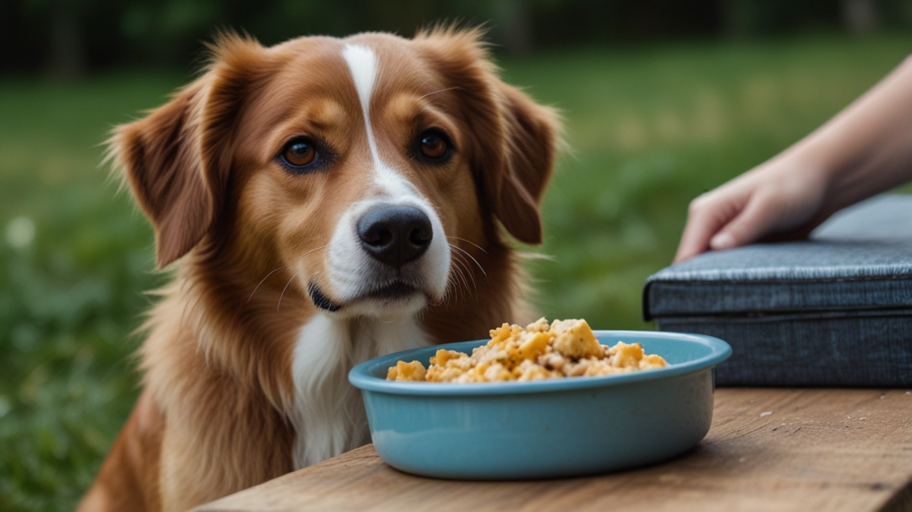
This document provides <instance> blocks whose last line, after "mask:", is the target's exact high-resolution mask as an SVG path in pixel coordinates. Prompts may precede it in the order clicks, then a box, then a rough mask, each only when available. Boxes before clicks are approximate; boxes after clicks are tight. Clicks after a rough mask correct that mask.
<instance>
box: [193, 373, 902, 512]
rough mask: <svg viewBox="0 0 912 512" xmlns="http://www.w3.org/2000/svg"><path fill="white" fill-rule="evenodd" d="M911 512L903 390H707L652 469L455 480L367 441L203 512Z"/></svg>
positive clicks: (218, 503) (238, 494) (214, 504)
mask: <svg viewBox="0 0 912 512" xmlns="http://www.w3.org/2000/svg"><path fill="white" fill-rule="evenodd" d="M303 509H307V510H311V509H312V510H339V511H346V510H376V511H385V510H396V511H401V510H434V511H435V512H445V511H457V510H459V511H462V510H530V511H531V510H555V511H561V512H565V511H568V510H609V509H623V510H643V511H662V510H700V511H704V510H706V511H714V510H718V511H730V510H745V511H752V510H777V511H779V510H781V511H788V510H795V511H805V510H832V511H839V510H846V511H874V510H884V511H891V512H892V511H897V510H912V394H910V392H909V391H905V390H890V391H880V390H859V389H847V390H831V389H741V388H727V389H718V390H716V406H715V411H714V418H713V424H712V428H711V429H710V431H709V434H708V435H707V436H706V438H705V439H704V440H703V441H702V442H701V443H700V444H699V445H698V446H697V447H696V448H695V449H694V450H692V451H691V452H689V453H687V454H685V455H683V456H681V457H678V458H676V459H674V460H671V461H668V462H665V463H662V464H658V465H655V466H651V467H647V468H643V469H638V470H632V471H625V472H620V473H614V474H608V475H601V476H594V477H585V478H570V479H559V480H541V481H523V482H460V481H448V480H437V479H431V478H422V477H416V476H412V475H408V474H405V473H401V472H399V471H397V470H395V469H392V468H391V467H389V466H387V465H386V464H384V463H383V462H382V461H381V460H380V458H379V457H378V456H377V454H376V452H375V451H374V449H373V447H372V446H370V445H368V446H365V447H362V448H359V449H357V450H353V451H351V452H348V453H346V454H344V455H341V456H339V457H336V458H334V459H331V460H328V461H325V462H323V463H321V464H317V465H315V466H312V467H310V468H306V469H302V470H300V471H296V472H294V473H291V474H288V475H285V476H283V477H281V478H277V479H275V480H272V481H270V482H266V483H264V484H262V485H260V486H257V487H254V488H251V489H247V490H245V491H241V492H239V493H237V494H234V495H232V496H228V497H226V498H223V499H221V500H218V501H216V502H213V503H210V504H208V505H206V506H203V507H200V508H199V509H197V510H200V511H229V510H231V511H241V510H262V511H279V510H303Z"/></svg>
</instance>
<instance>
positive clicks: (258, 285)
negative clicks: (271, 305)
mask: <svg viewBox="0 0 912 512" xmlns="http://www.w3.org/2000/svg"><path fill="white" fill-rule="evenodd" d="M287 266H288V265H283V266H281V267H279V268H277V269H275V270H273V271H272V272H270V273H268V274H266V277H264V278H263V279H261V280H260V282H259V283H258V284H257V285H256V288H254V289H253V293H251V294H250V297H247V302H245V303H244V304H245V305H246V304H247V303H249V302H250V299H252V298H253V296H254V295H255V294H256V292H257V290H259V289H260V285H261V284H263V283H264V282H266V280H267V279H269V276H271V275H272V274H275V273H276V272H278V271H279V270H282V269H283V268H285V267H287Z"/></svg>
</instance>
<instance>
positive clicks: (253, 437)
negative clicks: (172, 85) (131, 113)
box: [81, 29, 558, 511]
mask: <svg viewBox="0 0 912 512" xmlns="http://www.w3.org/2000/svg"><path fill="white" fill-rule="evenodd" d="M213 54H214V55H213V60H212V63H211V65H210V66H209V68H208V70H207V72H206V73H205V74H204V75H203V76H201V77H200V78H199V79H198V80H196V81H195V82H193V83H191V84H190V85H189V86H187V87H186V88H184V89H182V90H181V91H179V92H178V93H177V94H176V95H175V96H174V97H173V99H172V100H171V101H170V102H169V103H167V104H166V105H164V106H162V107H160V108H158V109H157V110H154V111H152V112H151V113H150V114H149V115H148V116H147V117H145V118H143V119H140V120H138V121H136V122H133V123H130V124H127V125H124V126H121V127H119V128H118V129H117V130H116V133H115V135H114V137H113V138H112V142H111V148H112V151H113V154H114V156H115V158H116V161H117V163H118V165H119V166H120V167H122V168H123V169H124V171H125V175H126V181H127V183H128V184H129V186H130V189H131V190H132V192H133V194H134V196H135V198H136V200H137V202H138V203H139V205H140V207H141V208H142V210H143V211H144V212H145V213H146V215H148V217H149V218H150V219H151V221H152V224H153V225H154V227H155V235H156V247H157V255H158V263H159V265H160V266H162V267H164V266H168V265H170V264H172V263H174V262H177V263H176V264H175V265H174V266H175V267H176V275H175V279H174V281H173V283H172V284H170V285H169V286H167V287H166V288H165V289H163V290H161V292H160V295H161V300H160V302H159V303H158V304H157V305H156V306H155V307H154V308H153V309H152V311H151V313H150V315H149V319H148V322H147V324H146V329H147V332H148V337H147V339H146V340H145V342H144V344H143V346H142V349H141V351H140V356H141V368H142V370H143V372H144V381H143V382H144V391H143V393H142V395H141V397H140V399H139V401H138V403H137V404H136V407H135V409H134V410H133V413H132V415H131V416H130V418H129V420H128V421H127V424H126V426H125V427H124V429H123V431H122V432H121V434H120V436H119V437H118V438H117V440H116V441H115V443H114V445H113V447H112V449H111V453H110V454H109V455H108V457H107V459H106V460H105V462H104V464H103V465H102V467H101V470H100V472H99V475H98V478H97V480H96V481H95V484H94V485H93V487H92V488H91V489H90V490H89V492H88V494H87V495H86V497H85V498H84V500H83V502H82V504H81V509H82V510H132V511H139V510H185V509H187V508H190V507H192V506H194V505H198V504H201V503H204V502H207V501H210V500H213V499H215V498H219V497H221V496H224V495H226V494H229V493H232V492H235V491H238V490H240V489H244V488H246V487H250V486H253V485H256V484H258V483H261V482H264V481H266V480H268V479H271V478H274V477H277V476H279V475H282V474H284V473H287V472H289V471H292V470H294V469H296V468H301V467H304V466H307V465H309V464H314V463H316V462H319V461H321V460H324V459H326V458H329V457H332V456H335V455H338V454H340V453H342V452H344V451H346V450H350V449H352V448H355V447H357V446H360V445H362V444H364V443H367V442H369V433H368V430H367V424H366V419H365V414H364V411H363V406H362V404H361V401H360V394H359V393H358V392H357V391H356V390H355V389H354V388H353V387H352V386H351V385H349V383H348V380H347V374H348V371H349V369H350V368H351V367H352V366H353V365H355V364H357V363H359V362H362V361H365V360H367V359H369V358H372V357H375V356H378V355H380V354H385V353H389V352H393V351H398V350H404V349H409V348H413V347H418V346H422V345H427V344H432V343H443V342H451V341H458V340H467V339H477V338H481V337H484V336H486V334H487V332H488V329H490V328H492V327H494V326H497V325H500V324H501V323H502V322H505V321H512V322H524V321H527V320H531V318H530V316H529V312H528V310H527V309H526V306H525V303H524V302H523V298H522V295H523V293H524V285H525V278H524V274H523V272H522V269H521V267H520V262H519V258H518V256H517V254H516V253H515V251H514V250H513V249H512V248H511V246H510V245H509V243H508V242H507V240H506V237H505V236H504V234H503V231H504V230H503V229H501V226H502V227H503V228H505V231H507V232H509V233H510V234H511V235H513V236H514V237H515V238H516V239H518V240H520V241H522V242H525V243H530V244H537V243H540V242H541V239H542V228H541V219H540V214H539V205H540V202H541V199H542V195H543V193H544V189H545V186H546V184H547V182H548V179H549V177H550V175H551V170H552V166H553V163H554V156H555V146H556V138H557V130H558V121H557V117H556V115H555V113H554V112H553V111H552V110H550V109H547V108H544V107H541V106H539V105H537V104H535V103H534V102H533V101H532V100H530V99H529V98H528V97H527V96H526V95H524V94H523V93H521V92H519V91H518V90H517V89H515V88H513V87H510V86H508V85H506V84H504V83H503V82H502V81H501V80H500V79H499V78H498V76H497V74H496V72H495V68H494V67H493V65H492V64H491V63H490V62H489V61H488V59H487V55H486V51H485V49H484V45H483V44H482V43H481V42H480V41H479V33H478V32H477V31H471V30H468V31H465V30H452V29H440V30H433V31H430V32H424V33H420V34H419V35H418V36H416V37H415V38H414V39H413V40H407V39H403V38H400V37H396V36H392V35H386V34H361V35H357V36H353V37H350V38H347V39H335V38H328V37H305V38H300V39H295V40H292V41H289V42H286V43H283V44H280V45H277V46H274V47H271V48H264V47H262V46H260V45H259V44H258V43H256V42H255V41H253V40H250V39H247V38H243V37H238V36H230V35H229V36H224V37H221V38H220V39H219V40H218V42H217V43H216V44H215V45H213Z"/></svg>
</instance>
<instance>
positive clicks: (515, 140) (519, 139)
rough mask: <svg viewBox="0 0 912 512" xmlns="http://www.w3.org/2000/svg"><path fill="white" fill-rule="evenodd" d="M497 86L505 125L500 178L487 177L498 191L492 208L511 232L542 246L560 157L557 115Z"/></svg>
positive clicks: (492, 186)
mask: <svg viewBox="0 0 912 512" xmlns="http://www.w3.org/2000/svg"><path fill="white" fill-rule="evenodd" d="M497 82H498V84H497V85H498V89H499V94H497V96H499V98H498V99H497V102H498V104H499V110H500V113H501V116H502V119H503V126H504V138H503V144H502V146H501V149H500V151H502V154H503V160H502V163H501V165H502V171H501V173H500V174H501V175H500V176H499V179H498V177H497V176H486V178H487V181H488V185H487V186H488V187H489V188H492V189H493V190H492V192H495V191H497V190H498V188H499V193H498V194H497V195H496V198H492V200H493V201H494V203H493V206H494V211H495V213H496V214H497V217H498V218H499V219H500V222H501V223H502V224H503V225H504V227H505V228H507V231H509V232H510V234H512V235H513V236H515V237H516V238H517V239H518V240H520V241H522V242H525V243H527V244H540V243H542V222H541V202H542V198H543V197H544V195H545V187H546V186H547V185H548V180H549V179H550V178H551V173H552V171H553V169H554V160H555V154H556V152H557V141H558V130H559V128H558V127H559V123H558V120H557V114H556V113H555V112H554V111H553V110H552V109H549V108H546V107H543V106H541V105H539V104H537V103H535V102H534V101H532V100H531V99H530V98H529V97H528V96H526V95H525V94H523V93H522V92H520V91H519V90H517V89H515V88H513V87H511V86H509V85H507V84H504V83H503V82H500V80H499V79H497ZM497 181H499V182H500V183H499V187H498V183H497Z"/></svg>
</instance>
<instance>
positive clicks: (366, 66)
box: [342, 44, 380, 167]
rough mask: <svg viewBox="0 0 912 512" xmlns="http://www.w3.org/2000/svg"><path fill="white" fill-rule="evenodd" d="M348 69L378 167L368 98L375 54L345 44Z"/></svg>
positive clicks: (368, 141) (371, 90)
mask: <svg viewBox="0 0 912 512" xmlns="http://www.w3.org/2000/svg"><path fill="white" fill-rule="evenodd" d="M342 57H343V58H345V62H346V64H348V69H349V71H351V74H352V80H354V82H355V90H356V91H358V99H359V100H360V101H361V113H362V114H363V115H364V127H365V129H367V143H368V145H370V150H371V156H372V157H373V159H374V165H375V166H377V167H380V153H379V152H378V151H377V141H375V140H374V130H373V129H372V128H371V122H370V100H371V96H372V95H373V93H374V81H375V80H376V79H377V55H375V54H374V52H373V50H371V49H370V48H368V47H366V46H363V45H360V44H347V45H345V49H344V50H342Z"/></svg>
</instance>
